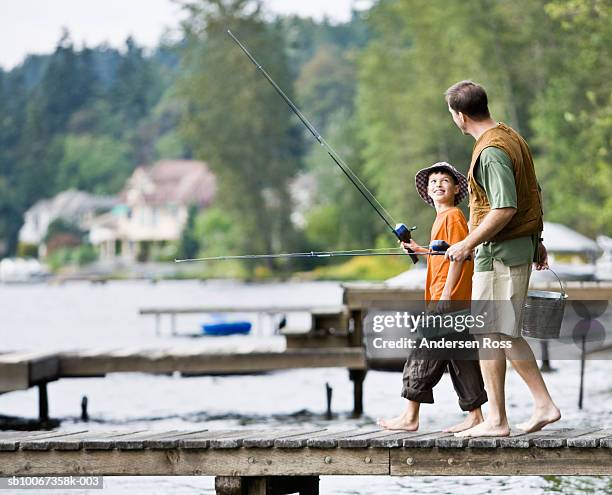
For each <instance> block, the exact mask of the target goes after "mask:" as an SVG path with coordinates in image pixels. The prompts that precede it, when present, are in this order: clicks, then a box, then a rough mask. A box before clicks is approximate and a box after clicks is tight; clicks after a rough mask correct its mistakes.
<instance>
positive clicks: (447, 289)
mask: <svg viewBox="0 0 612 495" xmlns="http://www.w3.org/2000/svg"><path fill="white" fill-rule="evenodd" d="M462 265H463V261H451V262H450V267H449V269H448V275H447V276H446V282H445V283H444V289H443V290H442V295H441V296H440V300H441V301H450V299H451V295H452V293H453V289H454V288H455V285H457V282H458V281H459V277H460V276H461V267H462Z"/></svg>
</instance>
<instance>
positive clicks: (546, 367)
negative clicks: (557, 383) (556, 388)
mask: <svg viewBox="0 0 612 495" xmlns="http://www.w3.org/2000/svg"><path fill="white" fill-rule="evenodd" d="M540 348H541V349H542V366H540V371H541V372H542V373H550V372H551V371H556V370H555V369H554V368H553V367H552V366H551V365H550V357H549V354H548V342H547V341H545V340H541V341H540Z"/></svg>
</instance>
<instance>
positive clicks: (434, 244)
mask: <svg viewBox="0 0 612 495" xmlns="http://www.w3.org/2000/svg"><path fill="white" fill-rule="evenodd" d="M449 247H450V244H449V243H448V242H446V241H442V240H439V239H436V240H433V241H431V244H429V249H431V251H433V252H435V253H440V254H444V253H446V251H447V250H448V248H449ZM471 259H472V257H471V256H468V257H467V258H466V260H468V261H469V260H471Z"/></svg>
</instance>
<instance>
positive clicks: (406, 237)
mask: <svg viewBox="0 0 612 495" xmlns="http://www.w3.org/2000/svg"><path fill="white" fill-rule="evenodd" d="M227 34H228V35H229V36H230V37H231V38H232V39H233V40H234V41H235V42H236V44H237V45H238V46H239V47H240V49H241V50H242V51H243V52H244V54H245V55H246V56H247V57H248V58H249V60H250V61H251V62H253V64H254V65H255V67H257V70H259V71H260V72H261V73H262V74H263V76H264V77H265V78H266V79H267V80H268V82H269V83H270V84H271V85H272V87H273V88H274V89H275V90H276V92H277V93H278V94H279V96H280V97H281V98H282V99H283V100H284V101H285V103H286V104H287V105H288V106H289V108H290V109H291V110H292V111H293V113H295V115H297V117H298V118H299V119H300V121H301V122H302V123H303V124H304V125H305V126H306V128H307V129H308V131H310V133H311V134H312V135H313V136H314V138H315V139H316V140H317V141H318V142H319V144H320V145H321V146H323V147H324V148H325V151H327V154H328V155H329V156H330V157H331V159H332V160H333V161H334V162H335V163H336V165H338V167H339V168H340V170H342V172H343V173H344V175H346V177H347V178H348V179H349V180H350V181H351V183H352V184H353V185H354V186H355V188H356V189H357V190H358V191H359V192H360V193H361V195H362V196H363V197H364V198H365V200H366V201H367V202H368V203H369V204H370V206H371V207H372V208H373V209H374V211H376V213H377V214H378V216H379V217H380V218H381V219H382V221H383V222H385V224H386V225H387V227H388V228H389V229H390V230H391V232H392V233H393V235H394V236H395V237H396V238H397V239H398V240H399V241H401V242H405V243H409V242H410V239H411V235H410V232H411V231H412V230H415V229H416V227H412V228H408V227H406V226H405V225H404V224H403V223H396V225H395V227H393V225H391V222H390V221H389V219H390V220H391V221H393V223H395V221H394V220H393V217H392V216H391V215H390V214H389V212H388V211H387V210H385V208H384V207H383V206H382V205H381V204H380V202H379V201H378V200H377V199H376V197H375V196H374V195H373V194H372V193H371V192H370V191H369V190H368V188H367V187H366V186H365V184H364V183H363V182H362V181H361V180H360V179H359V177H357V175H356V174H355V173H354V172H353V171H352V170H351V168H350V167H349V166H348V165H347V164H346V163H345V162H344V161H343V160H342V158H340V156H339V155H338V153H336V151H335V150H334V149H333V148H332V147H331V146H330V145H329V144H327V142H326V141H325V139H323V136H321V134H319V132H318V131H317V130H316V129H315V127H314V126H313V125H312V124H311V123H310V121H309V120H308V119H307V118H306V117H305V116H304V115H303V114H302V112H301V111H300V110H299V108H298V107H297V106H296V105H295V104H294V103H293V102H292V101H291V99H290V98H289V97H288V96H287V95H286V94H285V92H284V91H283V90H282V89H281V88H280V87H279V86H278V84H276V82H275V81H274V79H272V78H271V77H270V75H269V74H268V73H267V72H266V70H265V69H264V68H263V67H262V65H261V64H260V63H259V62H258V61H257V60H255V57H253V55H251V53H250V52H249V51H248V50H247V49H246V47H245V46H244V45H243V44H242V43H241V42H240V40H239V39H238V38H237V37H236V36H234V34H233V33H232V32H231V31H230V30H229V29H228V30H227ZM381 210H382V211H381ZM383 212H384V213H383ZM406 250H407V251H408V254H409V256H410V258H411V259H412V261H413V262H414V263H417V262H418V261H419V258H418V257H417V256H416V253H415V252H414V251H413V250H412V249H409V248H406Z"/></svg>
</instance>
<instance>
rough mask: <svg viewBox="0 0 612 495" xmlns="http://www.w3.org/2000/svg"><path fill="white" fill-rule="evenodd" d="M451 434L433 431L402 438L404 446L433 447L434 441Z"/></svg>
mask: <svg viewBox="0 0 612 495" xmlns="http://www.w3.org/2000/svg"><path fill="white" fill-rule="evenodd" d="M450 436H453V434H452V433H445V432H443V431H434V432H432V433H426V434H424V435H419V436H415V437H408V438H406V439H404V447H411V448H420V449H424V448H430V447H435V446H436V442H437V441H438V440H440V439H442V438H444V437H450Z"/></svg>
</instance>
